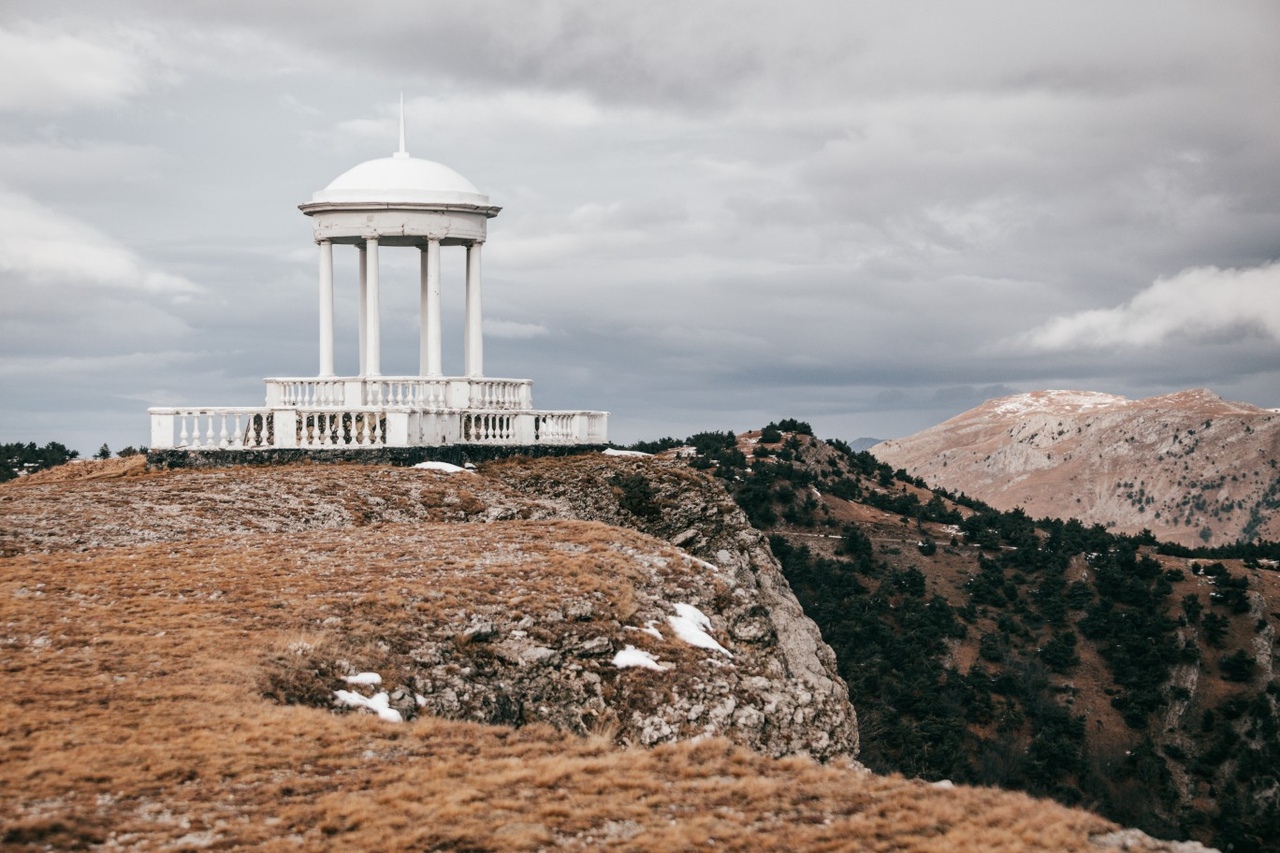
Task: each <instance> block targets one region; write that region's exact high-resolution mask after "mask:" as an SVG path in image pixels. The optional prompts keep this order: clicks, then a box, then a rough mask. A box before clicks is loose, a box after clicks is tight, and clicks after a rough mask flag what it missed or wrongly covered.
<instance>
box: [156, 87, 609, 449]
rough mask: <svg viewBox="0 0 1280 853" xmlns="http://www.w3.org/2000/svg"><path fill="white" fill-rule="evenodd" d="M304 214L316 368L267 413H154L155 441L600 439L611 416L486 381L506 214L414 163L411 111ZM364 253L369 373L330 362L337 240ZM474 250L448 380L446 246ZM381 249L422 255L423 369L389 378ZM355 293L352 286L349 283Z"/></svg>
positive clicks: (512, 382)
mask: <svg viewBox="0 0 1280 853" xmlns="http://www.w3.org/2000/svg"><path fill="white" fill-rule="evenodd" d="M299 209H300V210H301V211H302V212H303V213H305V214H306V215H307V216H310V217H311V218H312V221H313V224H314V229H315V240H316V243H317V245H318V246H319V249H320V263H319V266H320V274H319V315H320V329H319V331H320V346H319V369H318V373H317V375H316V376H314V377H304V378H300V377H290V378H274V379H267V380H266V386H267V394H266V405H265V406H259V407H180V408H153V409H150V410H149V411H150V414H151V447H152V448H153V449H163V448H188V449H200V450H217V449H235V450H252V449H259V448H264V449H265V448H316V449H324V448H350V447H416V446H439V445H451V444H497V445H548V444H549V445H568V444H601V443H604V442H605V441H606V440H607V438H606V436H607V424H608V413H606V412H585V411H584V412H548V411H536V410H534V408H533V396H532V386H533V382H532V381H531V380H528V379H493V378H488V377H486V376H485V375H484V337H483V322H482V312H481V297H480V288H481V285H480V250H481V247H482V246H483V245H484V241H485V237H486V234H487V229H488V222H489V220H490V219H492V218H493V217H495V216H497V215H498V211H499V210H501V208H499V207H497V206H495V205H492V204H490V203H489V197H488V196H487V195H484V194H483V193H481V192H480V191H479V190H478V189H476V187H475V185H474V184H472V183H471V182H470V181H468V180H467V179H466V178H464V177H463V176H462V175H460V174H458V173H457V172H455V171H454V170H453V169H450V168H449V167H448V166H444V165H441V164H440V163H435V162H432V161H430V160H422V159H419V158H416V157H410V156H409V154H408V153H407V152H406V151H405V142H404V115H403V109H402V111H401V117H400V150H398V151H397V152H396V153H395V154H393V155H392V156H390V157H383V158H380V159H377V160H369V161H367V162H364V163H361V164H360V165H358V166H356V167H355V168H353V169H350V170H348V171H346V172H344V173H343V174H341V175H339V176H338V177H337V178H335V179H334V180H333V181H332V182H331V183H330V184H329V185H328V186H327V187H325V188H324V189H323V190H320V191H319V192H317V193H315V194H314V195H313V196H312V198H311V201H309V202H307V203H305V204H302V205H299ZM335 246H340V247H345V246H350V247H353V248H355V249H356V250H357V251H358V252H359V256H360V278H359V290H358V300H359V303H358V304H359V323H358V326H359V362H360V363H359V374H358V375H356V376H339V375H337V373H336V371H335V369H334V322H333V316H334V299H335V281H334V273H333V253H334V247H335ZM450 247H461V248H462V249H463V250H464V251H465V252H466V282H465V287H466V303H465V304H466V313H465V329H464V335H463V349H464V371H463V372H464V374H465V375H464V376H444V375H443V374H442V369H441V343H440V287H441V281H440V252H441V251H442V250H443V249H446V248H450ZM383 249H412V250H414V251H416V252H418V254H419V270H420V274H419V281H418V289H419V300H420V311H419V323H420V329H419V338H420V343H419V353H418V375H416V376H383V375H382V370H381V364H382V357H381V356H382V331H381V314H380V310H379V302H380V299H379V294H380V292H381V289H382V286H383V282H382V278H381V274H380V270H379V255H380V253H381V252H382V250H383ZM353 289H354V288H353Z"/></svg>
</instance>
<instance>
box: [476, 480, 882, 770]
mask: <svg viewBox="0 0 1280 853" xmlns="http://www.w3.org/2000/svg"><path fill="white" fill-rule="evenodd" d="M485 473H486V474H489V475H490V476H493V477H494V478H496V479H498V480H500V481H501V482H503V483H504V484H505V485H507V486H510V487H512V488H514V489H516V490H517V491H520V492H522V493H525V494H528V495H530V496H531V497H535V496H536V497H537V499H539V500H540V501H541V502H543V503H544V504H545V503H551V504H552V505H554V506H555V507H556V508H557V510H558V511H559V512H560V513H563V514H565V515H568V516H571V517H576V518H589V519H593V520H598V521H603V522H605V523H609V524H613V525H617V526H627V527H631V528H633V529H636V530H639V531H641V532H643V533H646V534H649V535H652V536H656V537H659V538H661V539H665V540H666V541H668V542H671V543H672V544H674V545H676V546H677V547H680V548H682V549H683V550H684V551H685V552H686V553H689V554H691V555H693V556H694V557H696V558H698V560H699V564H700V565H701V566H703V567H704V568H705V569H706V570H707V571H709V572H716V573H717V576H718V577H720V578H721V579H723V580H725V581H727V582H728V583H729V585H730V586H729V590H728V594H727V595H725V596H723V597H722V598H723V604H722V605H721V606H720V607H719V608H718V614H717V615H718V618H719V619H722V620H723V624H724V626H725V631H726V632H727V634H728V636H729V637H730V638H731V639H732V640H733V641H734V642H735V643H738V644H739V645H741V646H742V647H743V648H746V649H752V650H757V649H758V650H760V651H761V652H764V651H767V656H765V657H764V658H762V659H761V661H760V674H759V676H754V678H757V679H759V678H764V679H765V681H768V682H771V683H772V686H766V685H765V683H764V682H763V681H759V680H756V681H749V682H743V681H742V679H741V678H738V679H737V681H738V683H749V684H750V685H753V688H752V689H754V690H756V691H763V693H764V695H766V696H768V699H767V701H766V702H765V706H766V707H767V708H768V709H769V710H768V714H767V716H768V718H769V722H768V726H769V728H770V730H771V731H772V732H773V737H775V738H776V743H775V744H774V745H773V746H771V747H770V748H767V749H764V751H765V752H770V753H772V754H781V753H780V752H779V750H780V749H782V750H783V751H786V752H808V753H812V754H815V755H826V754H831V753H832V752H833V751H835V752H840V753H846V754H854V753H856V751H857V744H858V731H857V720H856V716H855V712H854V710H853V707H852V706H851V705H850V704H849V698H848V697H849V690H848V687H847V686H846V685H845V683H844V681H843V680H842V679H841V678H840V677H839V676H838V675H837V674H836V661H835V654H834V653H833V652H832V651H831V647H830V646H828V645H827V644H826V643H825V642H823V640H822V636H821V634H820V633H819V631H818V627H817V626H816V625H815V624H814V623H813V621H812V620H811V619H809V618H808V617H807V616H805V615H804V611H803V610H802V609H801V607H800V604H799V602H798V601H796V598H795V595H794V594H793V593H792V592H791V588H790V586H789V585H788V584H787V582H786V579H785V578H783V576H782V571H781V567H780V566H779V565H778V562H777V560H775V559H774V557H773V554H772V553H771V552H770V551H769V547H768V543H767V542H766V541H765V539H764V537H763V535H762V534H761V533H760V532H759V531H757V530H755V529H754V528H752V527H751V525H750V524H749V523H748V521H747V518H746V516H745V515H744V514H743V513H742V511H741V510H740V509H739V508H738V506H737V504H735V503H734V502H733V499H732V498H731V497H730V496H729V495H728V494H727V493H726V492H725V491H724V489H723V488H722V487H720V485H719V484H718V483H716V482H715V481H714V480H712V479H711V478H710V477H708V476H706V475H704V474H701V473H699V472H696V471H692V470H690V469H689V468H688V467H687V466H685V465H683V464H681V463H679V462H672V461H666V460H658V459H635V458H621V459H614V460H612V461H611V462H610V464H609V465H608V466H607V467H606V466H601V465H600V463H599V462H598V461H596V460H593V459H590V458H576V459H565V460H557V461H555V462H546V461H533V460H515V461H511V462H506V463H499V464H493V465H490V466H488V467H487V468H486V469H485ZM739 665H741V663H739ZM782 685H786V686H787V689H786V690H780V689H779V687H780V686H782ZM717 689H719V688H717ZM698 704H701V703H700V702H699V701H697V700H694V701H693V702H692V703H689V709H690V711H691V712H692V710H693V709H694V708H695V707H696V706H697V705H698ZM751 707H756V708H757V709H758V708H759V707H760V706H759V705H758V704H757V705H754V706H751ZM734 713H739V712H734ZM741 714H742V715H745V716H759V717H761V719H762V722H763V719H764V717H765V716H766V715H762V714H759V713H758V712H752V711H746V710H745V709H744V711H743V712H741ZM668 716H678V715H668ZM678 728H683V727H678ZM784 745H785V746H784Z"/></svg>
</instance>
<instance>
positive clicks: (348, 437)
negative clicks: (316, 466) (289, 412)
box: [296, 409, 387, 448]
mask: <svg viewBox="0 0 1280 853" xmlns="http://www.w3.org/2000/svg"><path fill="white" fill-rule="evenodd" d="M296 439H297V446H298V447H308V448H326V447H380V446H385V445H386V443H387V427H386V413H385V412H383V411H381V410H378V409H354V410H352V409H344V410H342V411H333V410H329V411H324V410H315V411H306V410H300V411H299V412H298V424H297V427H296Z"/></svg>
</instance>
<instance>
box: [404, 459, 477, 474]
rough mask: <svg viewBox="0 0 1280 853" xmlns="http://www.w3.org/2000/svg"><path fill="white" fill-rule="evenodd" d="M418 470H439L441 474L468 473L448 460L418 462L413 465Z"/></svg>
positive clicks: (468, 472)
mask: <svg viewBox="0 0 1280 853" xmlns="http://www.w3.org/2000/svg"><path fill="white" fill-rule="evenodd" d="M413 467H414V468H417V469H418V470H420V471H439V472H441V473H443V474H470V473H471V472H470V471H468V470H467V469H466V468H463V467H462V466H460V465H450V464H449V463H448V462H432V461H428V462H419V463H418V464H417V465H414V466H413Z"/></svg>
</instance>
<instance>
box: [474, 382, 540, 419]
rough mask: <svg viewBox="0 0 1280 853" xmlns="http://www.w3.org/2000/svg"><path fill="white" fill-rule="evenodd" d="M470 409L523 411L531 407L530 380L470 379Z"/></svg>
mask: <svg viewBox="0 0 1280 853" xmlns="http://www.w3.org/2000/svg"><path fill="white" fill-rule="evenodd" d="M469 381H470V383H471V400H470V406H469V408H472V409H499V410H514V411H525V410H528V409H530V408H532V406H533V381H532V380H530V379H471V380H469Z"/></svg>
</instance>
